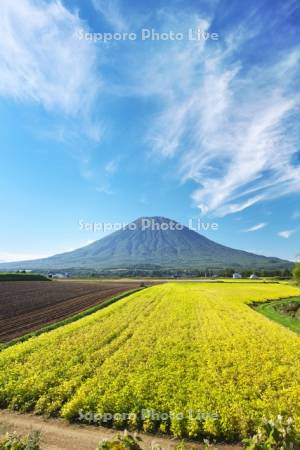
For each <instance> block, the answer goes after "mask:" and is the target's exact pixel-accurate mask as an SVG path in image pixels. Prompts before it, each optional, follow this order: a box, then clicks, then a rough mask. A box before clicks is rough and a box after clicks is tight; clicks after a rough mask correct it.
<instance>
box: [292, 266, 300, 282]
mask: <svg viewBox="0 0 300 450" xmlns="http://www.w3.org/2000/svg"><path fill="white" fill-rule="evenodd" d="M293 276H294V280H295V281H296V283H297V284H299V285H300V262H298V263H296V264H295V267H294V270H293Z"/></svg>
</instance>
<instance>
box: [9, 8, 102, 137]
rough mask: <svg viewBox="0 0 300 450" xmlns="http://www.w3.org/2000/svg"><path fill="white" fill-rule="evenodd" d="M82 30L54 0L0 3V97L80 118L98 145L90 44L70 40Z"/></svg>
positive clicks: (96, 84)
mask: <svg viewBox="0 0 300 450" xmlns="http://www.w3.org/2000/svg"><path fill="white" fill-rule="evenodd" d="M84 26H85V24H84V23H83V22H82V21H81V19H80V18H79V16H78V14H77V13H76V12H70V11H69V10H68V9H67V8H66V7H65V6H64V5H63V4H62V3H61V2H60V1H59V0H57V1H55V0H50V1H44V0H22V1H20V2H18V3H15V2H11V1H10V0H3V1H2V2H1V15H0V73H1V79H0V95H1V96H4V97H8V98H13V99H15V100H16V101H21V102H31V103H36V104H40V105H41V106H42V107H43V108H45V110H47V111H51V112H55V113H61V114H63V115H65V116H68V117H78V116H80V118H81V119H83V121H84V123H83V124H82V128H83V131H86V135H87V137H89V138H90V139H92V140H95V141H99V140H100V138H101V136H100V135H101V133H100V132H99V130H98V125H97V123H96V122H95V121H94V120H92V117H91V110H92V107H93V105H94V102H95V100H96V98H97V95H98V93H99V91H100V89H101V85H102V80H101V75H100V74H99V71H97V64H98V62H97V50H96V46H95V45H94V44H93V43H89V42H85V41H80V40H78V39H76V37H75V33H76V30H77V29H78V28H84ZM100 128H101V127H100Z"/></svg>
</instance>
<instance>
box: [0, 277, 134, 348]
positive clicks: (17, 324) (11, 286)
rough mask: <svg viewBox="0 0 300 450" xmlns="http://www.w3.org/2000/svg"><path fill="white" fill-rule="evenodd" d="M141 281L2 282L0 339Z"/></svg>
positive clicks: (61, 315) (118, 292)
mask: <svg viewBox="0 0 300 450" xmlns="http://www.w3.org/2000/svg"><path fill="white" fill-rule="evenodd" d="M139 285H140V283H134V282H128V283H125V282H76V281H74V282H72V281H58V282H57V281H49V282H48V281H13V282H0V342H8V341H10V340H12V339H14V338H16V337H19V336H22V335H24V334H27V333H29V332H31V331H35V330H38V329H40V328H42V327H43V326H45V325H49V324H51V323H54V322H57V321H60V320H63V319H65V318H67V317H70V316H72V315H74V314H76V313H78V312H81V311H84V310H85V309H87V308H89V307H92V306H95V305H98V304H100V303H102V302H103V301H104V300H106V299H108V298H110V297H113V296H114V295H117V294H120V293H122V292H125V291H129V290H131V289H135V288H137V287H138V286H139Z"/></svg>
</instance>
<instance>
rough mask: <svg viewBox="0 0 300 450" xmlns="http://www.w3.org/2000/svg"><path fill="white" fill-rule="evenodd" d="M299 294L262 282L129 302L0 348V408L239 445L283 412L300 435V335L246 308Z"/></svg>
mask: <svg viewBox="0 0 300 450" xmlns="http://www.w3.org/2000/svg"><path fill="white" fill-rule="evenodd" d="M299 293H300V291H299V289H297V288H293V287H290V286H287V285H280V284H259V283H257V284H253V285H249V284H243V283H240V284H238V283H236V284H229V283H228V284H227V283H212V284H209V283H178V284H176V283H170V284H164V285H159V286H154V287H152V288H149V289H147V290H144V291H141V292H138V293H134V294H132V295H130V296H129V297H127V298H125V299H123V300H120V301H119V302H117V303H115V304H113V305H111V306H109V307H107V308H105V309H103V310H101V311H98V312H96V313H95V314H93V315H91V316H89V317H85V318H83V319H81V320H80V321H77V322H74V323H72V324H69V325H66V326H64V327H62V328H59V329H57V330H54V331H52V332H49V333H45V334H43V335H41V336H39V337H36V338H33V339H31V340H29V341H27V342H25V343H23V344H17V345H15V346H13V347H10V348H8V349H6V350H4V351H2V352H1V353H0V405H1V406H2V407H3V408H6V407H8V408H12V409H16V410H19V411H23V412H25V411H35V412H37V413H47V414H52V415H61V416H64V417H66V418H69V419H71V420H78V419H79V418H80V417H81V418H83V417H85V418H86V420H87V421H88V420H93V418H94V419H95V418H96V417H97V420H99V421H100V423H101V417H102V419H103V416H102V415H103V414H106V415H107V414H108V413H111V414H116V413H120V414H121V415H115V416H114V418H113V420H112V421H113V425H114V426H127V427H128V426H131V427H133V428H138V427H141V428H143V429H144V430H146V431H156V430H159V431H161V432H171V433H172V434H174V435H177V436H191V437H199V436H203V435H209V436H214V437H217V438H218V439H224V438H225V439H240V438H242V437H244V436H245V435H246V434H247V433H248V432H249V431H251V430H253V429H254V428H255V425H256V424H257V423H258V422H260V419H261V418H262V417H263V416H267V417H271V416H272V415H275V414H276V415H277V414H279V413H281V414H284V415H288V416H292V417H293V418H294V419H295V421H296V426H297V428H298V429H300V400H299V399H300V370H299V368H300V340H299V336H298V335H296V334H295V333H293V332H292V331H290V330H288V329H287V328H284V327H283V326H281V325H279V324H277V323H275V322H272V321H270V320H269V319H267V318H266V317H264V316H262V315H261V314H259V313H258V312H256V311H255V310H253V309H251V308H250V307H249V306H248V304H250V303H252V302H253V301H255V302H260V301H264V300H266V299H278V298H282V297H288V296H297V295H299ZM146 411H147V412H146ZM143 412H144V413H143ZM95 413H97V414H98V416H94V415H93V414H95ZM124 413H127V414H129V413H131V414H130V416H126V417H124ZM162 413H163V415H162ZM104 423H107V422H104ZM109 424H112V423H111V422H109Z"/></svg>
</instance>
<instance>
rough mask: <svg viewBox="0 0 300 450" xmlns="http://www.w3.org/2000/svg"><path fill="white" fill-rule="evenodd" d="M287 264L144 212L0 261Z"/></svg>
mask: <svg viewBox="0 0 300 450" xmlns="http://www.w3.org/2000/svg"><path fill="white" fill-rule="evenodd" d="M145 266H155V267H157V266H159V267H161V268H171V269H183V268H190V269H206V268H212V269H213V268H215V269H224V268H225V267H232V268H235V270H241V269H246V268H247V269H250V270H255V269H266V270H272V269H273V270H275V269H285V268H290V267H291V266H292V263H290V262H289V261H284V260H281V259H279V258H275V257H265V256H261V255H256V254H253V253H248V252H246V251H242V250H235V249H232V248H230V247H226V246H224V245H221V244H218V243H216V242H214V241H212V240H210V239H207V238H206V237H204V236H202V235H201V234H199V233H197V232H195V231H193V230H191V229H189V228H187V227H185V226H183V225H180V224H179V223H178V222H175V221H174V220H170V219H167V218H164V217H141V218H139V219H137V220H135V221H134V222H132V223H130V224H129V225H127V226H126V227H124V228H122V229H121V230H118V231H115V232H114V233H112V234H110V235H108V236H106V237H104V238H102V239H100V240H98V241H95V242H93V243H92V244H89V245H87V246H85V247H82V248H79V249H77V250H74V251H71V252H68V253H62V254H58V255H54V256H51V257H49V258H43V259H37V260H34V261H24V262H14V263H4V264H3V263H2V264H0V267H1V268H2V269H3V268H5V269H7V270H8V269H33V270H38V269H39V270H68V269H90V270H103V269H122V268H132V267H135V268H139V267H145Z"/></svg>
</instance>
